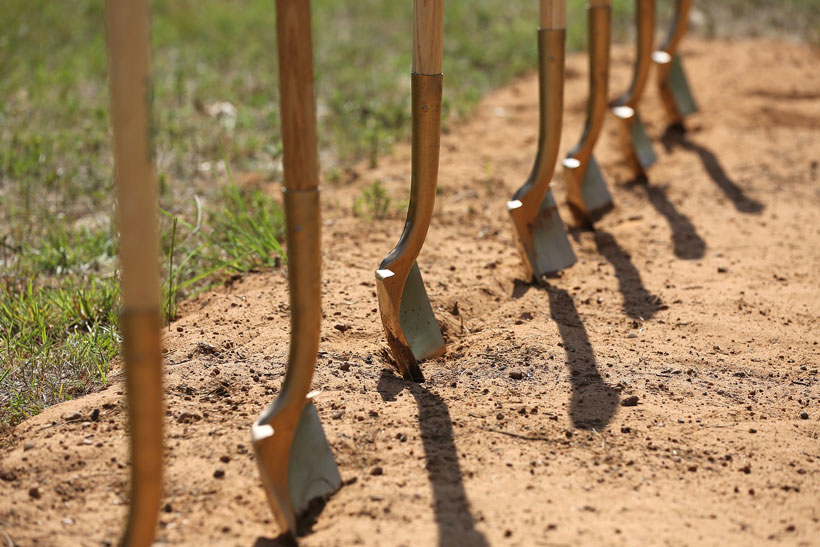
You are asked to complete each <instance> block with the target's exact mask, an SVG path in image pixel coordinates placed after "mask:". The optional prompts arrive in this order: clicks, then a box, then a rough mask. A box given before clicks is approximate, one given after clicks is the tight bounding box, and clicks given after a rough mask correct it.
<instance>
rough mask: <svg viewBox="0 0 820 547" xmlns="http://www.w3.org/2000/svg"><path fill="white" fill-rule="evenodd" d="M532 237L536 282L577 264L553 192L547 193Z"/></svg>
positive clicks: (531, 258) (533, 266) (532, 260)
mask: <svg viewBox="0 0 820 547" xmlns="http://www.w3.org/2000/svg"><path fill="white" fill-rule="evenodd" d="M532 235H533V246H532V249H533V251H532V257H530V266H531V267H532V273H533V277H535V279H536V280H540V279H541V278H542V277H543V276H545V275H546V276H550V275H554V274H556V273H557V272H559V271H561V270H563V269H565V268H569V267H570V266H572V265H573V264H575V261H576V258H575V252H574V251H573V250H572V245H571V244H570V242H569V237H567V230H566V228H565V227H564V222H563V221H562V220H561V216H560V215H559V214H558V206H557V205H556V203H555V198H554V197H553V195H552V190H550V191H549V192H547V194H546V195H545V196H544V199H543V200H542V201H541V206H540V207H539V209H538V216H537V217H536V219H535V223H534V225H533V234H532Z"/></svg>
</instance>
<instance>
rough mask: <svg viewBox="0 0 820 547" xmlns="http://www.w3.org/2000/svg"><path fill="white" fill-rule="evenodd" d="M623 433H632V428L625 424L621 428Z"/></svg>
mask: <svg viewBox="0 0 820 547" xmlns="http://www.w3.org/2000/svg"><path fill="white" fill-rule="evenodd" d="M621 433H632V428H631V427H629V426H624V427H622V428H621Z"/></svg>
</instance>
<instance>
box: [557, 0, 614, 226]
mask: <svg viewBox="0 0 820 547" xmlns="http://www.w3.org/2000/svg"><path fill="white" fill-rule="evenodd" d="M611 12H612V7H611V5H610V0H591V1H590V3H589V6H588V7H587V13H588V17H589V99H588V102H587V119H586V122H585V123H584V132H583V134H582V135H581V141H580V142H579V143H578V144H577V145H576V146H575V148H573V149H572V150H570V152H569V154H567V157H566V158H565V159H564V162H563V165H564V178H565V179H566V181H567V202H568V204H569V208H570V211H572V216H573V218H574V219H575V223H576V224H577V225H578V226H581V227H584V228H592V224H593V223H594V222H596V221H597V220H599V219H600V218H601V217H602V216H603V215H605V214H606V213H607V212H609V211H611V210H612V208H613V204H612V196H611V195H610V194H609V190H608V189H607V186H606V181H604V177H603V175H601V170H600V169H599V168H598V162H596V161H595V156H593V155H592V150H593V148H595V143H596V141H597V140H598V135H599V134H600V133H601V127H602V126H603V125H604V117H605V115H606V110H607V85H608V81H609V43H610V35H611V20H612V13H611Z"/></svg>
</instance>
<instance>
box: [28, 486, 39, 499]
mask: <svg viewBox="0 0 820 547" xmlns="http://www.w3.org/2000/svg"><path fill="white" fill-rule="evenodd" d="M28 497H30V498H31V499H33V500H38V499H40V489H39V488H37V487H36V486H32V487H31V488H29V489H28Z"/></svg>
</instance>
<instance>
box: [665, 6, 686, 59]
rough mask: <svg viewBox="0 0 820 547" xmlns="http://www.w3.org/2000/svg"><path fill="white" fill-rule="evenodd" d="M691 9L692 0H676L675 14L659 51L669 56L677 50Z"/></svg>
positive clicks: (684, 32)
mask: <svg viewBox="0 0 820 547" xmlns="http://www.w3.org/2000/svg"><path fill="white" fill-rule="evenodd" d="M691 9H692V0H676V1H675V15H674V16H673V17H672V22H671V23H670V25H669V32H668V34H667V35H666V39H665V40H664V42H663V44H662V45H661V47H660V49H661V51H664V52H666V53H667V54H668V55H669V56H673V55H675V52H676V51H677V50H678V45H679V44H680V41H681V39H682V38H683V35H684V34H686V27H688V26H689V11H690V10H691Z"/></svg>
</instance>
